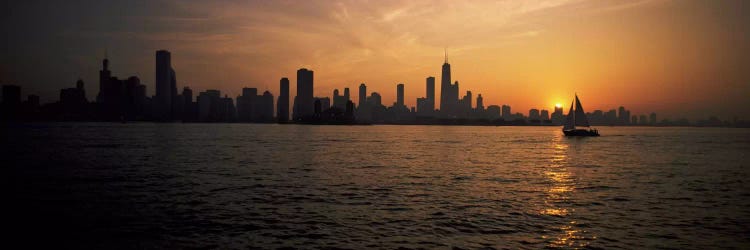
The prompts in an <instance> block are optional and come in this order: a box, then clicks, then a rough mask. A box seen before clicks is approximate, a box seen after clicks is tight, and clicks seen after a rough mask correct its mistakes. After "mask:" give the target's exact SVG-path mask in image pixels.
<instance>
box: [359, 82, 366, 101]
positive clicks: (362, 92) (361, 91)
mask: <svg viewBox="0 0 750 250" xmlns="http://www.w3.org/2000/svg"><path fill="white" fill-rule="evenodd" d="M366 102H367V85H365V83H362V84H360V85H359V102H358V103H357V105H359V107H362V105H364V104H365V103H366Z"/></svg>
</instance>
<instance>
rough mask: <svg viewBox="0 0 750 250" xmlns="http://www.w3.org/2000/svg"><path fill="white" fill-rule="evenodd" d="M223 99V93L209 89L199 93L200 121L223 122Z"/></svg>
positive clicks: (197, 99) (197, 100)
mask: <svg viewBox="0 0 750 250" xmlns="http://www.w3.org/2000/svg"><path fill="white" fill-rule="evenodd" d="M221 99H222V98H221V92H220V91H218V90H212V89H209V90H206V91H204V92H201V93H199V94H198V97H197V98H196V102H197V104H198V121H201V122H218V121H221V119H222V114H221V113H222V112H221V109H222V106H223V104H222V100H221ZM224 108H225V107H224Z"/></svg>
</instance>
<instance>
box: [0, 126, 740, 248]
mask: <svg viewBox="0 0 750 250" xmlns="http://www.w3.org/2000/svg"><path fill="white" fill-rule="evenodd" d="M599 129H600V131H601V133H602V134H603V136H602V137H598V138H565V137H563V136H562V133H561V131H560V130H559V128H557V127H461V126H295V125H255V124H105V123H89V124H75V123H60V124H30V125H3V127H2V147H3V148H2V151H3V155H4V156H3V158H4V161H3V162H4V163H3V168H4V169H5V174H3V178H4V179H5V180H4V183H5V184H6V185H8V184H9V185H10V188H9V189H7V188H6V189H5V190H10V193H9V194H8V195H6V197H10V202H9V203H7V204H4V206H5V207H6V209H9V210H10V212H9V213H6V214H8V215H9V216H8V217H9V219H7V220H6V221H5V222H4V223H6V225H9V226H6V228H9V227H10V228H13V230H12V231H11V233H10V236H11V238H12V239H16V240H17V241H20V242H22V243H24V244H29V246H36V245H46V244H54V245H57V246H74V247H94V248H183V247H191V248H192V247H196V248H234V247H239V248H242V247H245V246H255V247H262V248H280V247H295V248H352V249H362V248H387V249H392V248H398V247H404V248H428V249H430V248H453V247H457V248H514V249H515V248H527V249H539V248H544V247H552V248H558V247H559V248H607V249H609V248H629V249H632V248H676V249H704V248H748V247H750V236H749V235H750V234H748V232H750V180H749V179H748V177H749V175H750V170H748V169H747V167H748V160H750V159H748V152H750V130H748V129H712V128H638V127H633V128H630V127H628V128H618V127H601V128H599Z"/></svg>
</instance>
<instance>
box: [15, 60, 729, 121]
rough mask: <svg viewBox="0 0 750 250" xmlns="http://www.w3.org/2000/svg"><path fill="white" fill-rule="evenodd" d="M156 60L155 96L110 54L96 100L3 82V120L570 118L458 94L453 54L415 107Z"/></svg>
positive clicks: (306, 79) (302, 77) (77, 91)
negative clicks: (194, 81)
mask: <svg viewBox="0 0 750 250" xmlns="http://www.w3.org/2000/svg"><path fill="white" fill-rule="evenodd" d="M155 59H156V60H155V61H156V63H155V68H156V71H155V82H154V86H155V95H154V96H147V95H146V85H144V84H142V83H141V80H140V79H139V78H138V77H137V76H131V77H128V78H127V79H120V78H118V77H115V76H113V75H112V72H111V71H110V69H109V60H108V59H107V58H106V57H105V59H104V60H103V61H102V69H101V70H100V71H99V93H98V94H97V95H96V100H95V101H93V102H91V101H89V100H88V99H87V97H86V92H85V89H84V82H83V81H82V80H78V81H77V82H76V84H75V87H73V88H66V89H62V90H60V99H59V101H57V102H54V103H49V104H45V105H40V104H39V97H38V96H36V95H29V96H28V98H27V100H25V101H22V100H21V89H20V87H19V86H16V85H3V88H2V90H3V94H2V97H3V99H2V106H1V109H0V117H2V119H3V120H55V121H160V122H169V121H183V122H262V123H270V122H279V123H302V124H377V123H387V124H477V125H561V124H562V123H563V121H564V120H565V114H564V113H563V109H562V107H555V109H554V110H553V111H552V113H550V112H549V110H546V109H542V110H539V109H531V110H529V112H528V115H524V114H522V113H518V112H517V113H512V111H511V107H510V106H509V105H502V106H498V105H489V106H486V107H485V104H484V100H483V98H482V95H481V94H478V95H476V97H474V95H473V94H472V92H471V91H466V93H465V94H464V95H463V96H459V93H460V92H459V82H458V81H452V80H453V79H452V78H451V65H450V64H449V63H448V57H447V55H446V58H445V62H444V63H443V65H442V71H441V79H440V106H439V107H436V105H435V103H436V101H437V100H436V96H435V83H436V79H435V77H433V76H428V77H427V78H426V79H425V90H426V91H425V95H424V97H420V98H417V100H416V107H407V106H406V103H405V101H404V96H405V93H404V87H405V85H404V84H403V83H398V84H396V101H395V102H394V103H393V104H392V105H388V106H386V105H385V104H383V102H382V97H381V95H380V93H378V92H374V91H373V92H370V93H368V92H367V91H368V89H367V85H366V84H365V83H361V84H360V85H359V88H358V98H357V99H358V102H357V105H355V104H354V102H353V101H352V98H351V92H350V90H349V88H344V89H343V93H341V92H340V91H339V90H338V89H335V90H333V93H332V96H331V97H328V96H316V95H315V94H314V93H313V89H314V72H313V71H312V70H309V69H305V68H302V69H299V70H297V79H296V81H297V85H296V86H297V88H296V95H295V96H294V98H290V97H291V93H290V81H289V79H288V78H286V77H284V78H281V80H280V81H279V96H278V98H277V99H274V95H273V94H272V93H271V92H270V91H264V92H263V93H259V91H258V89H257V88H243V89H242V94H241V95H239V96H237V97H236V101H235V100H234V99H232V98H231V97H229V96H228V95H224V96H222V95H221V92H220V91H219V90H211V89H209V90H206V91H203V92H200V93H198V94H197V96H195V100H194V98H193V97H194V94H193V91H192V89H190V88H189V87H187V86H185V87H183V89H182V92H178V91H177V74H176V72H175V70H174V68H172V64H171V53H170V52H169V51H166V50H159V51H156V58H155ZM274 101H275V102H276V103H275V104H276V105H274ZM290 102H291V103H292V106H291V107H290V105H289V104H290ZM290 110H291V113H290ZM274 111H275V112H274ZM587 116H588V118H589V120H590V123H591V124H592V125H674V124H677V125H684V124H683V123H684V121H678V123H673V122H669V121H662V122H657V120H656V114H654V113H651V114H650V115H648V116H647V115H640V116H637V115H631V113H630V111H629V110H626V109H625V108H624V107H620V108H619V109H618V110H615V109H612V110H609V111H607V112H603V111H601V110H595V111H594V112H591V113H587ZM715 120H718V119H713V120H712V119H709V120H708V121H705V122H704V123H702V124H716V123H717V122H716V121H715Z"/></svg>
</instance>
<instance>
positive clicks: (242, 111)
mask: <svg viewBox="0 0 750 250" xmlns="http://www.w3.org/2000/svg"><path fill="white" fill-rule="evenodd" d="M257 96H258V89H257V88H242V95H241V96H238V97H237V120H239V121H240V122H252V121H253V120H254V118H255V110H254V106H255V102H256V101H255V99H256V97H257Z"/></svg>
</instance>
